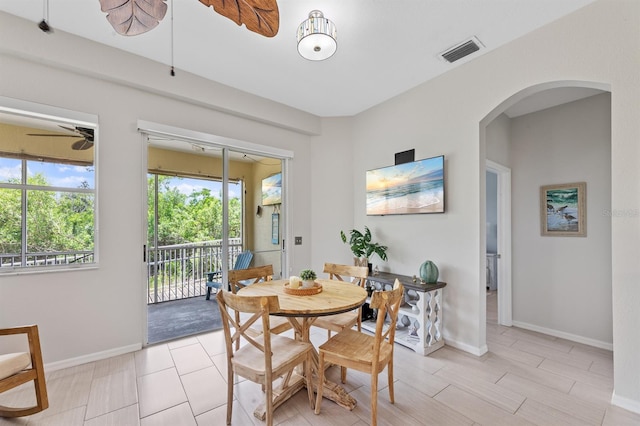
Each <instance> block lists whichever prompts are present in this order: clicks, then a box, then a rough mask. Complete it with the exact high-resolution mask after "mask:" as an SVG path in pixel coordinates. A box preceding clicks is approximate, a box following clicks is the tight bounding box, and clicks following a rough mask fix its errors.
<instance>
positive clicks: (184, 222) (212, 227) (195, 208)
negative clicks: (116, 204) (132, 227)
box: [147, 175, 242, 247]
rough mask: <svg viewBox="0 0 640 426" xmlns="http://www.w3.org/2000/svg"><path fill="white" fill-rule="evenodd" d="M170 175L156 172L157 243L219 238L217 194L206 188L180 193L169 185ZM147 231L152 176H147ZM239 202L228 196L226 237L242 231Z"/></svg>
mask: <svg viewBox="0 0 640 426" xmlns="http://www.w3.org/2000/svg"><path fill="white" fill-rule="evenodd" d="M172 179H175V178H174V177H171V176H160V175H159V176H158V246H159V247H162V246H166V245H173V244H185V243H195V242H201V241H211V240H219V239H222V200H221V194H216V195H213V194H211V191H210V190H209V189H202V190H200V191H194V192H192V193H191V194H189V195H186V194H183V193H181V192H180V191H179V190H178V188H177V187H175V186H172V185H171V182H170V181H171V180H172ZM147 193H148V197H149V198H148V206H149V209H148V221H147V223H148V235H149V241H153V235H154V194H155V190H154V177H153V176H149V178H148V192H147ZM241 216H242V202H241V200H240V199H238V198H232V199H230V200H229V238H239V237H240V236H241V231H242V222H241Z"/></svg>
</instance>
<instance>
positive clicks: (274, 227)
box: [271, 213, 280, 244]
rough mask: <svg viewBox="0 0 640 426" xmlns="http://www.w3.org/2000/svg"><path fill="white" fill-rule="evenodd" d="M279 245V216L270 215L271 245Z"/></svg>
mask: <svg viewBox="0 0 640 426" xmlns="http://www.w3.org/2000/svg"><path fill="white" fill-rule="evenodd" d="M279 243H280V215H279V214H278V213H273V214H272V215H271V244H279Z"/></svg>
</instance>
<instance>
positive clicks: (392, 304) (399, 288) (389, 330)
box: [370, 279, 404, 363]
mask: <svg viewBox="0 0 640 426" xmlns="http://www.w3.org/2000/svg"><path fill="white" fill-rule="evenodd" d="M403 297H404V286H403V285H402V284H401V283H400V281H398V280H397V279H396V281H395V283H394V284H393V289H392V290H388V291H374V292H373V294H372V295H371V303H370V306H371V309H377V310H378V318H377V320H376V334H375V336H376V339H375V343H374V347H373V350H374V357H373V359H374V363H376V362H377V361H376V360H377V359H378V358H379V354H380V345H381V344H382V342H383V341H385V340H386V341H387V342H389V343H390V344H391V345H392V346H393V343H394V340H395V333H396V323H397V321H398V311H399V310H400V303H401V302H402V299H403ZM387 316H388V318H389V323H387V324H386V327H385V319H386V317H387Z"/></svg>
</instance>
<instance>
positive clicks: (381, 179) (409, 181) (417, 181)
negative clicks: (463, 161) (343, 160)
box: [367, 155, 445, 215]
mask: <svg viewBox="0 0 640 426" xmlns="http://www.w3.org/2000/svg"><path fill="white" fill-rule="evenodd" d="M444 197H445V191H444V156H442V155H441V156H438V157H432V158H426V159H424V160H418V161H412V162H409V163H403V164H397V165H395V166H389V167H382V168H379V169H373V170H367V215H393V214H419V213H444Z"/></svg>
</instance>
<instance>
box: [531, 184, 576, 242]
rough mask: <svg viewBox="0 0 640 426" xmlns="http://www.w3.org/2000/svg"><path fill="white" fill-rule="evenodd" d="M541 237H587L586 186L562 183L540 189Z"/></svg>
mask: <svg viewBox="0 0 640 426" xmlns="http://www.w3.org/2000/svg"><path fill="white" fill-rule="evenodd" d="M540 232H541V235H542V236H554V237H586V236H587V184H586V182H574V183H563V184H557V185H545V186H541V187H540Z"/></svg>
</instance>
